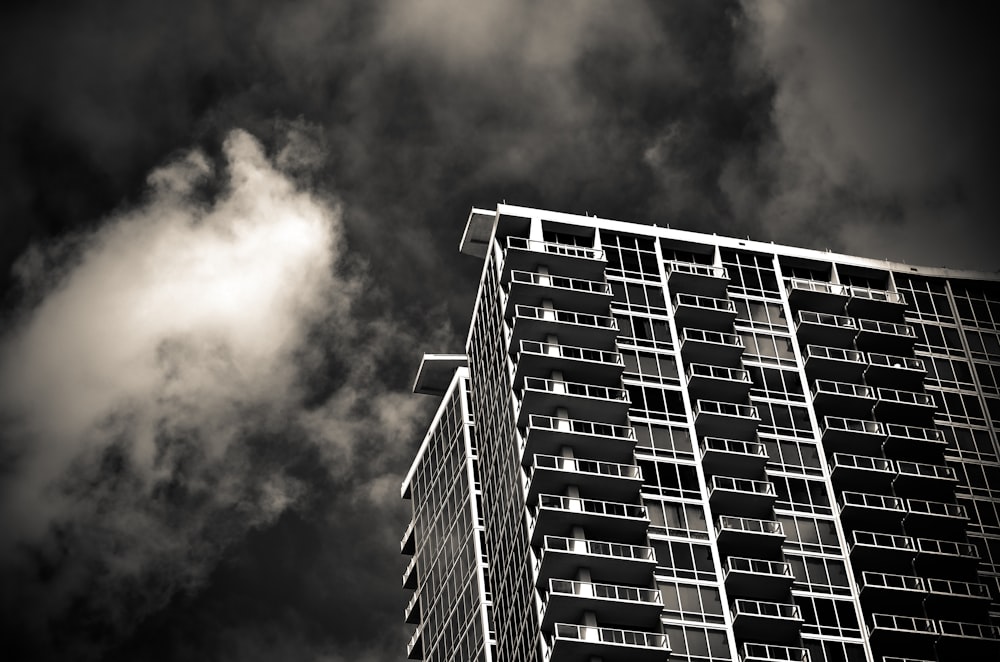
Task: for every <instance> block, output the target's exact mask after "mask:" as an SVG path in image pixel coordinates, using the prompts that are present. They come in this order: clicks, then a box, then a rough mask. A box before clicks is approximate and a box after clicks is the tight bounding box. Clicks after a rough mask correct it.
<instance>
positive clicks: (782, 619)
mask: <svg viewBox="0 0 1000 662" xmlns="http://www.w3.org/2000/svg"><path fill="white" fill-rule="evenodd" d="M732 617H733V632H734V633H735V634H736V636H737V638H740V639H760V640H763V641H777V642H788V641H792V640H795V639H797V638H798V634H799V631H800V630H801V628H802V623H803V621H802V614H801V613H800V611H799V608H798V607H797V606H795V605H794V604H786V603H774V602H763V601H761V602H758V601H754V600H743V599H737V600H736V601H735V603H734V605H733V608H732Z"/></svg>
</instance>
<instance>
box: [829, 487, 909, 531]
mask: <svg viewBox="0 0 1000 662" xmlns="http://www.w3.org/2000/svg"><path fill="white" fill-rule="evenodd" d="M840 498H841V504H840V519H841V521H842V522H843V523H844V525H845V526H847V527H849V528H851V529H860V530H864V531H877V532H887V531H897V530H898V529H899V527H900V525H901V523H902V521H903V518H904V517H905V516H906V514H907V512H906V507H905V505H904V502H903V500H902V499H897V498H894V497H887V496H882V495H877V494H863V493H857V492H842V493H841V495H840Z"/></svg>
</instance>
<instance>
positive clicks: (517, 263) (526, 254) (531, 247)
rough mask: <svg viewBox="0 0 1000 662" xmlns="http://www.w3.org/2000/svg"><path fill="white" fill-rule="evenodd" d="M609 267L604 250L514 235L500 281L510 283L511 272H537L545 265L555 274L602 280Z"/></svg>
mask: <svg viewBox="0 0 1000 662" xmlns="http://www.w3.org/2000/svg"><path fill="white" fill-rule="evenodd" d="M607 265H608V260H607V257H606V255H605V254H604V251H603V250H600V249H595V248H588V247H586V246H569V245H567V244H559V243H555V242H551V241H539V240H535V239H525V238H524V237H516V236H510V237H507V248H506V250H505V251H504V260H503V268H502V270H501V278H500V279H501V281H502V282H506V281H507V280H508V279H509V278H510V273H511V271H536V270H537V269H538V267H541V266H544V267H547V268H548V270H549V271H550V272H552V273H555V274H568V275H573V276H576V277H577V278H586V279H588V280H602V279H603V278H604V272H605V269H606V268H607Z"/></svg>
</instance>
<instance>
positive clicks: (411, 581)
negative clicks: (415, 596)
mask: <svg viewBox="0 0 1000 662" xmlns="http://www.w3.org/2000/svg"><path fill="white" fill-rule="evenodd" d="M403 588H410V589H415V588H417V557H416V556H412V557H410V562H409V563H407V564H406V570H404V571H403Z"/></svg>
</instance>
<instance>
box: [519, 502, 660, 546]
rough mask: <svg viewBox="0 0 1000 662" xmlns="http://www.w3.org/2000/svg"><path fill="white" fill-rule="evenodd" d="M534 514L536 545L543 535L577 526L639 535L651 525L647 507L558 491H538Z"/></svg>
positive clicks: (532, 535) (620, 533) (532, 527)
mask: <svg viewBox="0 0 1000 662" xmlns="http://www.w3.org/2000/svg"><path fill="white" fill-rule="evenodd" d="M532 515H533V517H534V521H533V522H532V523H531V537H532V543H533V544H536V545H537V544H539V543H541V542H542V538H543V537H544V536H546V535H548V534H553V535H555V534H557V533H558V532H561V531H567V530H569V529H570V528H572V527H573V526H574V525H582V526H584V527H585V528H588V529H590V530H593V531H595V532H604V533H608V534H611V535H612V536H614V537H619V536H623V537H624V536H628V537H638V536H640V535H643V534H645V531H646V529H647V528H648V527H649V514H648V513H647V512H646V507H645V506H641V505H638V504H631V503H621V502H618V501H602V500H599V499H581V498H579V497H569V496H561V495H556V494H539V495H538V505H537V506H536V507H535V508H534V511H533V512H532Z"/></svg>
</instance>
